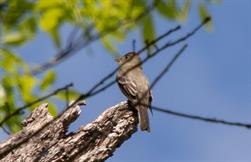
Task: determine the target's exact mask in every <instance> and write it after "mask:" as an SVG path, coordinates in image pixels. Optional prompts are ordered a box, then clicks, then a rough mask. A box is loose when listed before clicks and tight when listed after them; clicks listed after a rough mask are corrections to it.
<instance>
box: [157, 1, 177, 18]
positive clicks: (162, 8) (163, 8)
mask: <svg viewBox="0 0 251 162" xmlns="http://www.w3.org/2000/svg"><path fill="white" fill-rule="evenodd" d="M156 8H157V11H158V12H159V13H160V14H161V15H162V16H164V17H166V18H168V19H170V20H175V19H176V16H177V5H176V1H175V0H168V2H167V3H165V2H163V0H160V1H159V2H158V5H157V7H156Z"/></svg>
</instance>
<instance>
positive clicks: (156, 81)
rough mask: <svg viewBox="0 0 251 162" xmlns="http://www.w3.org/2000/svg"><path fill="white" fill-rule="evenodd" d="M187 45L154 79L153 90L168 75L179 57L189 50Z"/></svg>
mask: <svg viewBox="0 0 251 162" xmlns="http://www.w3.org/2000/svg"><path fill="white" fill-rule="evenodd" d="M187 46H188V45H187V44H185V45H184V46H183V47H182V48H181V49H180V50H179V51H178V53H177V54H176V55H175V56H174V57H173V58H172V60H171V61H170V62H169V63H168V64H167V66H166V67H165V68H164V69H163V70H162V71H161V72H160V73H159V75H158V76H157V77H156V78H155V79H154V81H153V82H152V83H151V85H150V89H153V87H154V86H155V85H156V84H157V83H158V81H159V80H160V79H161V78H162V77H163V76H164V75H165V73H167V72H168V71H169V70H170V68H171V67H172V65H173V64H174V63H175V61H176V60H177V59H178V58H179V56H180V55H181V54H182V53H183V52H184V51H185V49H186V48H187Z"/></svg>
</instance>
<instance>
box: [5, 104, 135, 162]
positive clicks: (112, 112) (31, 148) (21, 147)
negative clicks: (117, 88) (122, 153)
mask: <svg viewBox="0 0 251 162" xmlns="http://www.w3.org/2000/svg"><path fill="white" fill-rule="evenodd" d="M47 106H48V104H42V105H40V106H39V107H37V108H36V109H35V110H34V111H33V112H32V114H31V115H30V116H29V117H28V118H27V119H25V120H24V121H23V126H24V127H23V129H22V131H20V132H19V133H17V134H15V135H13V136H11V137H10V138H9V139H7V140H6V141H4V142H3V143H1V144H0V158H1V160H0V161H4V162H6V161H8V162H11V161H13V162H14V161H15V162H18V161H27V162H32V161H43V162H45V161H50V162H51V161H88V162H89V161H104V160H105V159H107V158H108V157H110V156H112V153H113V152H114V151H115V149H116V148H117V147H119V146H120V145H121V144H122V143H123V142H124V141H125V140H127V139H128V138H129V137H130V136H131V135H132V134H133V133H134V132H136V130H137V123H138V117H137V113H136V112H135V111H133V110H132V109H130V108H129V107H128V104H127V102H121V103H119V104H117V105H115V106H113V107H110V108H108V109H107V110H106V111H105V112H103V113H102V114H101V115H100V116H99V117H98V118H97V119H96V120H95V121H93V122H91V123H89V124H87V125H85V126H81V127H80V128H79V130H78V131H76V132H70V133H68V134H66V133H67V128H68V126H69V125H70V124H71V123H72V122H73V121H74V120H76V119H77V118H78V116H79V114H80V107H79V105H75V106H72V107H70V108H69V109H68V110H66V111H65V112H64V113H63V114H62V115H61V116H60V117H59V118H56V119H53V117H52V116H51V115H50V114H49V113H48V110H47Z"/></svg>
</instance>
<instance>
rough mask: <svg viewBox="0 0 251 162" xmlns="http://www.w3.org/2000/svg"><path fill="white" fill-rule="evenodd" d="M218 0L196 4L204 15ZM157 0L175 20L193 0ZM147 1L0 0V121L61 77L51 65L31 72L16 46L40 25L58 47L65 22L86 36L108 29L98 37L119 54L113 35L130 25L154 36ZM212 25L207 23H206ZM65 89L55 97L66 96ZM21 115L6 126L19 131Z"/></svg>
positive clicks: (159, 9) (123, 35)
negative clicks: (41, 73) (34, 72)
mask: <svg viewBox="0 0 251 162" xmlns="http://www.w3.org/2000/svg"><path fill="white" fill-rule="evenodd" d="M215 1H216V0H204V1H202V2H201V3H199V4H198V11H199V14H200V16H201V18H204V17H205V16H207V15H208V14H209V13H208V10H207V6H208V5H209V4H210V3H215ZM154 2H155V4H156V6H155V7H156V10H155V13H156V14H158V15H161V16H162V17H163V18H165V19H166V20H171V21H185V20H186V19H187V17H188V13H189V10H190V8H191V5H192V1H191V0H184V1H182V2H180V1H178V0H154ZM149 4H150V3H149V2H148V1H144V0H127V1H113V0H37V1H32V0H0V22H1V28H0V35H1V37H0V41H1V44H0V69H1V78H0V121H1V120H2V119H3V118H4V117H5V116H6V115H8V114H10V113H12V112H13V111H15V110H16V109H17V105H22V104H26V103H29V102H31V101H34V100H35V99H37V98H39V97H40V96H42V95H44V94H47V93H48V91H49V90H50V89H51V86H52V85H53V84H54V82H55V80H56V79H57V78H56V73H55V72H54V71H52V70H51V71H48V72H46V73H45V74H43V76H40V77H38V76H33V75H32V74H31V73H30V68H31V67H30V66H29V64H28V63H27V62H26V61H25V60H23V59H22V58H21V57H20V56H19V54H18V53H16V52H15V51H14V50H13V49H15V48H17V47H19V46H21V45H24V44H27V43H28V42H29V41H32V40H33V39H34V38H35V37H36V36H37V34H38V32H40V31H43V32H46V33H48V35H49V36H50V38H51V39H52V40H53V42H54V44H55V47H56V48H58V49H62V44H63V42H61V41H62V39H61V37H62V33H60V29H61V28H62V27H63V26H64V25H66V24H67V25H69V26H70V27H72V28H77V29H79V30H80V31H82V33H83V34H82V37H83V38H85V39H84V40H88V39H89V38H90V36H91V35H92V34H95V33H101V34H102V33H108V34H107V35H106V36H104V37H102V38H100V41H101V42H102V43H103V45H104V46H105V47H106V49H107V50H110V51H111V52H112V53H113V54H116V53H117V49H116V47H115V46H114V43H113V41H116V42H121V41H123V40H124V39H125V38H126V35H127V33H128V32H129V30H132V29H134V28H136V27H139V29H140V31H141V33H142V38H143V40H148V41H150V40H153V39H154V38H155V25H154V19H153V18H154V16H153V12H149V11H148V12H149V13H148V14H147V15H146V16H144V17H142V18H141V19H140V16H141V15H142V13H144V12H146V11H147V9H148V6H149ZM90 27H91V28H90ZM211 27H212V25H211V26H210V25H209V26H207V28H208V29H211ZM46 92H47V93H46ZM69 93H70V96H71V97H72V98H74V97H76V95H77V94H78V93H77V92H76V91H74V90H71V91H70V92H69ZM62 94H64V93H61V94H59V95H57V96H55V97H57V98H58V99H61V100H65V99H66V98H65V97H64V95H62ZM50 105H52V104H50ZM34 106H36V105H34ZM34 106H33V107H34ZM33 107H31V108H30V110H32V108H33ZM49 111H50V112H52V113H53V114H54V115H56V106H51V107H50V108H49ZM20 120H21V116H20V115H19V116H15V117H14V118H11V119H10V120H8V121H7V122H6V123H5V126H7V127H8V128H9V130H10V131H11V132H15V131H17V130H19V125H20Z"/></svg>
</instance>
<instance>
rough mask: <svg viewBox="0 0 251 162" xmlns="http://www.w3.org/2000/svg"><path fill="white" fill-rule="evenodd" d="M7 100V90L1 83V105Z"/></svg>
mask: <svg viewBox="0 0 251 162" xmlns="http://www.w3.org/2000/svg"><path fill="white" fill-rule="evenodd" d="M5 102H6V92H5V89H4V87H3V86H2V85H1V84H0V107H1V106H3V105H4V103H5Z"/></svg>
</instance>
